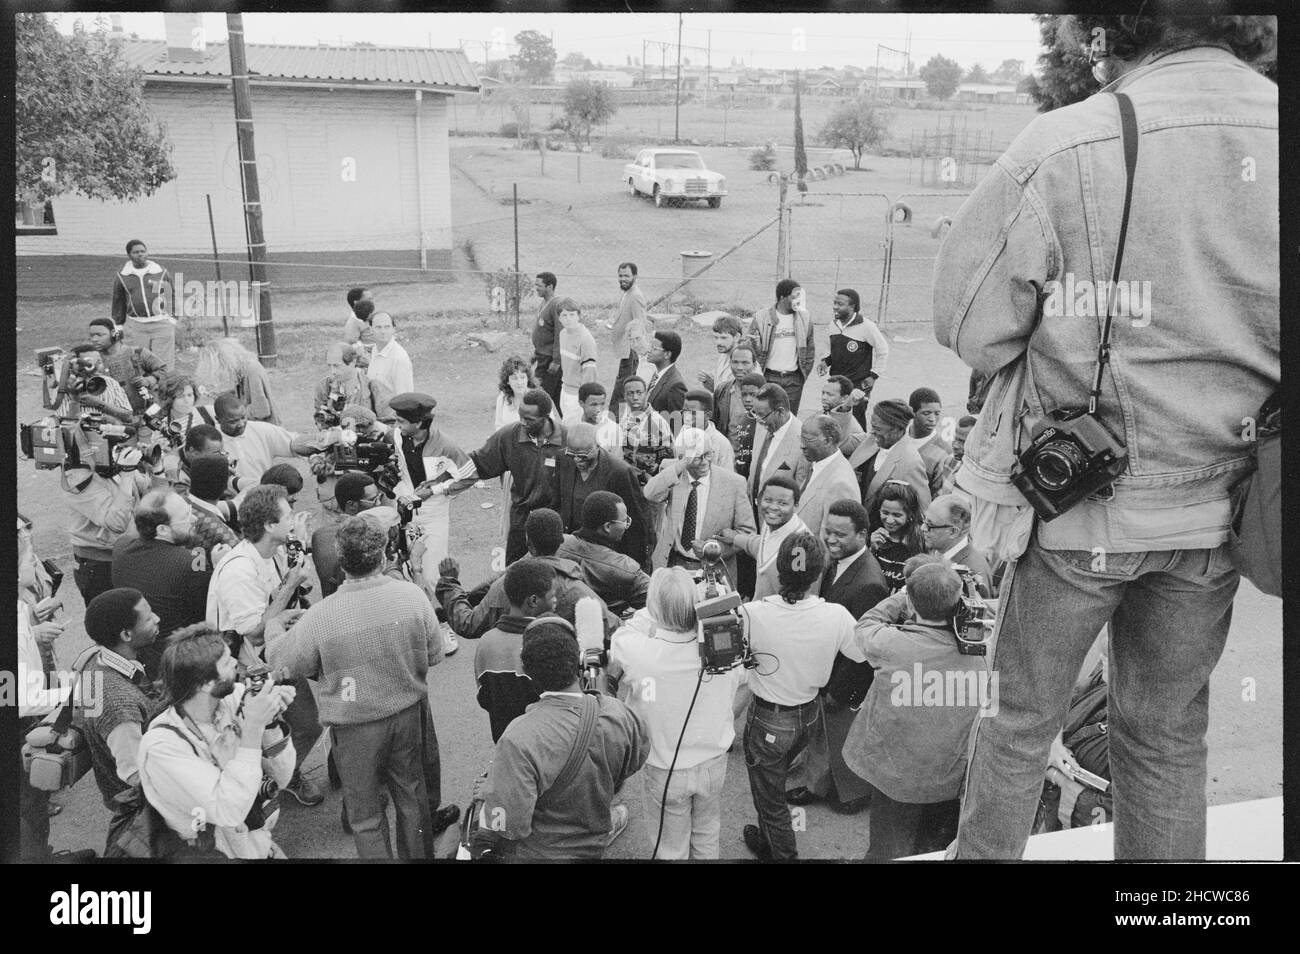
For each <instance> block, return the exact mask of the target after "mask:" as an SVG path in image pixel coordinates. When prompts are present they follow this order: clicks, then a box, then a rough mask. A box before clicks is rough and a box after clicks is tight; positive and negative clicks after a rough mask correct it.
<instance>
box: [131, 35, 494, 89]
mask: <svg viewBox="0 0 1300 954" xmlns="http://www.w3.org/2000/svg"><path fill="white" fill-rule="evenodd" d="M118 42H119V43H120V44H121V47H122V56H123V59H125V60H126V62H127V64H128V65H130V66H132V67H137V68H139V69H140V70H142V71H144V73H145V74H146V75H148V76H155V77H160V78H161V77H167V76H178V77H179V76H229V75H230V48H229V46H228V45H227V44H225V43H209V44H207V48H206V49H205V50H204V51H203V52H202V53H191V54H190V55H192V56H195V57H196V59H195V60H192V61H180V60H172V59H169V58H168V56H167V41H166V40H136V39H131V38H127V37H123V38H120V39H119V40H118ZM186 52H187V53H188V52H189V51H186ZM245 52H246V56H247V57H248V71H249V74H250V75H251V76H253V77H261V78H263V79H283V80H317V81H327V80H334V81H337V82H339V83H349V84H364V85H370V84H373V85H390V84H400V85H403V86H442V87H446V88H449V89H462V90H477V89H478V88H479V81H478V76H477V75H476V74H475V72H474V67H473V66H472V65H470V61H469V57H467V56H466V55H465V54H464V53H463V52H462V51H461V50H430V49H421V48H417V47H384V46H345V47H335V46H279V45H276V46H271V45H257V44H252V43H250V44H247V45H246V46H245Z"/></svg>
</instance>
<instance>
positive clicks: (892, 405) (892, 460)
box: [849, 401, 930, 509]
mask: <svg viewBox="0 0 1300 954" xmlns="http://www.w3.org/2000/svg"><path fill="white" fill-rule="evenodd" d="M911 422H912V409H911V408H910V407H908V406H907V405H906V404H904V403H903V402H902V401H879V402H877V404H876V406H875V407H874V408H872V410H871V433H870V434H868V435H867V439H866V440H865V441H863V442H862V443H861V444H859V445H858V449H857V450H855V451H854V452H853V455H852V456H851V457H850V458H849V464H850V465H851V466H852V467H853V469H854V470H855V471H856V472H857V474H858V484H859V485H860V486H861V487H862V502H863V504H865V505H866V506H868V507H870V506H871V501H872V499H873V498H874V497H875V496H876V492H877V491H878V490H880V488H881V487H883V486H884V485H885V482H886V481H888V480H902V481H905V482H906V483H908V484H911V486H912V489H913V490H915V491H916V496H917V497H918V498H919V499H920V501H921V507H922V509H924V508H925V507H928V506H929V505H930V480H929V477H928V476H927V475H926V472H925V464H924V463H923V462H922V460H921V455H920V454H918V453H917V452H916V448H915V447H913V446H912V444H911V442H910V441H905V440H903V435H904V434H906V433H907V426H908V425H909V424H910V423H911Z"/></svg>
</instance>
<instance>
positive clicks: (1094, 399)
mask: <svg viewBox="0 0 1300 954" xmlns="http://www.w3.org/2000/svg"><path fill="white" fill-rule="evenodd" d="M1111 95H1112V96H1114V97H1115V101H1116V103H1118V104H1119V139H1120V145H1122V146H1123V147H1124V180H1125V181H1124V212H1123V215H1122V216H1121V217H1120V221H1119V241H1118V242H1117V243H1116V245H1115V264H1114V266H1113V267H1112V268H1111V271H1110V287H1109V294H1108V295H1107V297H1106V314H1105V317H1104V320H1103V322H1102V326H1101V342H1100V343H1099V344H1098V345H1097V371H1096V373H1095V374H1094V375H1093V379H1092V391H1091V392H1090V393H1089V394H1088V413H1089V414H1093V415H1095V414H1096V413H1097V405H1098V403H1099V402H1100V400H1101V379H1102V374H1103V372H1104V371H1105V369H1106V364H1107V363H1108V362H1109V361H1110V326H1111V322H1112V320H1113V317H1114V313H1115V298H1116V295H1117V293H1118V291H1119V268H1120V263H1121V262H1122V261H1123V259H1124V240H1125V238H1126V236H1127V235H1128V213H1129V207H1130V206H1131V205H1132V202H1133V172H1134V170H1135V169H1136V167H1137V152H1138V127H1137V114H1136V113H1135V112H1134V111H1133V101H1132V100H1131V99H1129V98H1128V94H1126V93H1112V94H1111Z"/></svg>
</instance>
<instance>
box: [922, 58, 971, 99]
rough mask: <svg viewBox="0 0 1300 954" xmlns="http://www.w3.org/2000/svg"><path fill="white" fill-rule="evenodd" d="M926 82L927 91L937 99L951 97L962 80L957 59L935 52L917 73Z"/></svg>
mask: <svg viewBox="0 0 1300 954" xmlns="http://www.w3.org/2000/svg"><path fill="white" fill-rule="evenodd" d="M917 75H918V76H920V77H921V80H922V82H924V83H925V91H926V92H927V93H929V94H930V95H931V96H932V97H934V98H935V99H951V98H952V94H953V93H955V92H957V84H958V83H959V82H961V66H960V65H958V63H957V61H956V60H950V59H948V58H947V57H946V56H940V55H939V54H937V53H936V54H935V55H934V56H932V57H930V59H929V60H928V61H927V62H926V64H925V65H924V66H922V67H921V69H920V70H919V71H918V73H917Z"/></svg>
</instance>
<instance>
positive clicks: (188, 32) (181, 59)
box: [163, 13, 208, 63]
mask: <svg viewBox="0 0 1300 954" xmlns="http://www.w3.org/2000/svg"><path fill="white" fill-rule="evenodd" d="M163 28H164V30H165V31H166V34H167V59H168V60H170V61H171V62H173V63H200V62H202V61H203V60H205V59H206V58H207V55H208V54H207V37H206V36H205V35H204V32H203V14H201V13H164V14H163Z"/></svg>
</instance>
